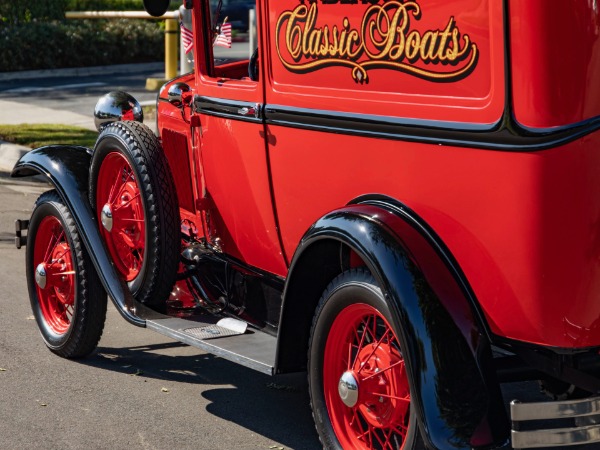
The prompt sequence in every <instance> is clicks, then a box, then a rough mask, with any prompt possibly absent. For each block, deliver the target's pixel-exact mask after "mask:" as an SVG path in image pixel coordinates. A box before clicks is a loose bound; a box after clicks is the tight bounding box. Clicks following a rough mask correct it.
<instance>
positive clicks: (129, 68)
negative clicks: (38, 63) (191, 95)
mask: <svg viewBox="0 0 600 450" xmlns="http://www.w3.org/2000/svg"><path fill="white" fill-rule="evenodd" d="M164 70H165V63H164V62H154V63H142V64H115V65H110V66H94V67H73V68H68V69H48V70H22V71H19V72H0V82H2V81H15V80H35V79H39V78H59V77H85V76H91V75H112V74H115V73H132V72H133V73H135V72H146V71H156V72H160V71H164Z"/></svg>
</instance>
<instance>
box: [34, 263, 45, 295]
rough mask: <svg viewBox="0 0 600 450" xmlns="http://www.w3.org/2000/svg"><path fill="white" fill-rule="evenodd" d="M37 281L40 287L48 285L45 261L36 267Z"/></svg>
mask: <svg viewBox="0 0 600 450" xmlns="http://www.w3.org/2000/svg"><path fill="white" fill-rule="evenodd" d="M35 282H36V283H37V285H38V286H39V287H40V289H44V288H45V287H46V266H44V263H40V264H38V266H37V267H36V268H35Z"/></svg>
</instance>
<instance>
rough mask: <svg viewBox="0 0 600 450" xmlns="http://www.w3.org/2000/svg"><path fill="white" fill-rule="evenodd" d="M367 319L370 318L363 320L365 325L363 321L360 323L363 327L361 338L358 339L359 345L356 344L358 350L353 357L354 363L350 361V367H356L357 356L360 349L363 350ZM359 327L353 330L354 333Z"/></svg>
mask: <svg viewBox="0 0 600 450" xmlns="http://www.w3.org/2000/svg"><path fill="white" fill-rule="evenodd" d="M369 318H370V317H367V318H366V319H365V320H366V323H365V320H363V321H362V322H361V323H360V325H362V326H363V333H362V336H361V338H360V343H359V344H358V348H357V349H356V356H355V357H354V361H352V367H356V362H357V360H358V356H359V355H360V351H361V350H362V348H363V346H364V342H365V336H366V335H367V333H366V330H367V327H368V323H369ZM360 325H359V326H358V327H357V328H356V329H355V331H358V328H359V327H360ZM359 372H360V370H359Z"/></svg>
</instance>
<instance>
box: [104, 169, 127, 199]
mask: <svg viewBox="0 0 600 450" xmlns="http://www.w3.org/2000/svg"><path fill="white" fill-rule="evenodd" d="M124 170H125V167H123V168H122V169H121V170H120V171H121V172H123V171H124ZM123 186H125V180H123V179H122V177H121V179H119V177H118V176H117V177H116V178H115V182H114V183H113V184H112V186H111V187H110V192H109V194H108V199H107V200H106V203H110V204H111V205H112V204H114V202H115V200H116V199H117V198H119V196H120V193H121V191H122V190H123Z"/></svg>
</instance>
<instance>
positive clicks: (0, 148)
mask: <svg viewBox="0 0 600 450" xmlns="http://www.w3.org/2000/svg"><path fill="white" fill-rule="evenodd" d="M29 150H31V149H30V148H28V147H23V146H22V145H17V144H11V143H10V142H4V141H0V174H2V175H10V173H11V172H12V170H13V167H14V166H15V164H16V163H17V161H18V160H19V158H21V156H23V155H24V154H25V153H27V152H28V151H29Z"/></svg>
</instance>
